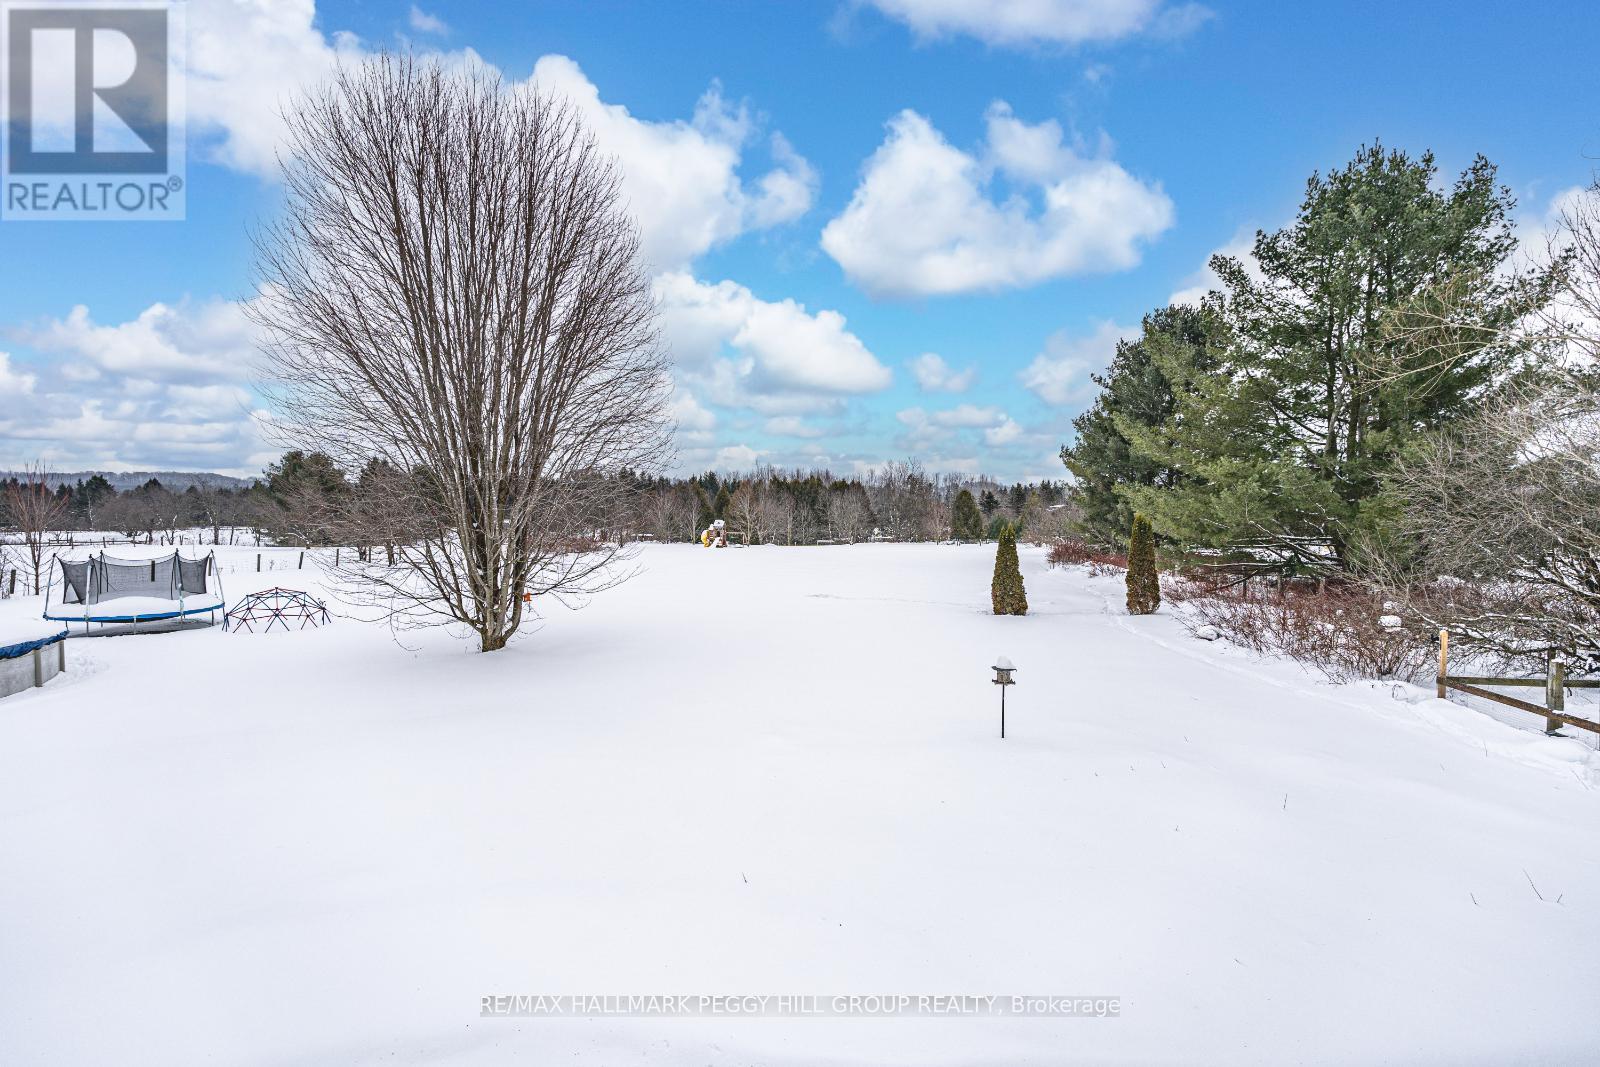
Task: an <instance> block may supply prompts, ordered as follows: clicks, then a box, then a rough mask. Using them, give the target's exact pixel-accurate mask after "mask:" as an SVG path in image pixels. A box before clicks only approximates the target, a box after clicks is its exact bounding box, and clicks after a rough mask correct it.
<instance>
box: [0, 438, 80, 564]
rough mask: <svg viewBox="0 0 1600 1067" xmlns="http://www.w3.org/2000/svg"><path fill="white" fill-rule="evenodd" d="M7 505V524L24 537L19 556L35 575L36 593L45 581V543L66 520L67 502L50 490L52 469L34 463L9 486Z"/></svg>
mask: <svg viewBox="0 0 1600 1067" xmlns="http://www.w3.org/2000/svg"><path fill="white" fill-rule="evenodd" d="M4 504H5V514H6V519H7V521H8V522H9V524H10V525H11V527H12V528H13V529H14V530H16V531H17V533H18V534H19V535H20V537H21V542H22V543H21V545H20V546H19V548H20V551H19V552H18V555H19V556H21V558H22V562H23V565H24V566H26V567H27V568H28V569H29V570H30V571H31V572H32V574H33V591H34V592H35V593H37V592H39V590H40V588H41V587H42V582H43V579H44V547H45V540H46V538H47V537H48V536H49V533H50V531H51V530H54V529H56V528H57V527H58V526H60V524H61V520H62V519H63V518H64V517H65V516H66V512H67V499H66V497H64V496H62V495H60V494H58V493H57V492H56V491H55V490H54V489H52V488H50V470H49V468H47V467H46V466H45V465H44V464H42V463H33V464H30V465H28V466H26V467H24V468H22V470H20V471H18V472H16V474H15V475H14V476H13V478H12V480H9V481H7V482H6V485H5V498H4Z"/></svg>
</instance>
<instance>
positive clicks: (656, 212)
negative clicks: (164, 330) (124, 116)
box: [185, 0, 817, 269]
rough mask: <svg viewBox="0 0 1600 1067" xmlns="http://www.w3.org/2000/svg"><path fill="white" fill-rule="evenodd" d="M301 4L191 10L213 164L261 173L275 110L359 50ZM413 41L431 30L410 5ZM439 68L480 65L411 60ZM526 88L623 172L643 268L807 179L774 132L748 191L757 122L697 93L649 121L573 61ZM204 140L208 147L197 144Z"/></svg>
mask: <svg viewBox="0 0 1600 1067" xmlns="http://www.w3.org/2000/svg"><path fill="white" fill-rule="evenodd" d="M316 18H317V11H316V4H315V2H314V0H207V2H206V3H200V4H194V5H191V11H190V18H189V40H188V45H187V54H186V60H185V65H186V68H187V71H188V93H187V96H188V101H189V105H188V116H189V123H190V127H191V130H192V131H193V132H194V133H196V134H197V135H198V137H197V139H198V140H199V141H201V142H202V143H204V144H206V148H205V149H204V151H206V152H208V154H209V155H210V157H211V158H213V159H214V160H215V161H216V162H218V163H221V164H223V165H225V166H228V167H231V168H233V169H235V170H241V171H245V172H248V173H253V174H258V175H262V176H265V177H275V176H276V175H277V173H278V163H277V158H278V153H279V151H280V149H281V147H282V145H283V142H284V134H285V131H284V124H283V120H282V117H281V112H282V110H283V108H284V107H286V106H288V105H289V104H291V103H292V101H293V100H294V99H295V97H296V96H297V95H298V94H299V93H301V92H304V91H305V90H307V89H310V88H312V87H314V86H315V85H317V84H318V83H320V82H322V81H323V80H324V79H326V78H327V77H328V75H329V74H330V73H331V72H332V71H333V69H334V67H335V66H336V64H338V63H340V62H359V61H360V60H362V59H364V58H366V57H367V56H369V55H370V54H371V53H370V52H369V51H368V49H367V48H366V46H365V45H364V44H363V43H362V41H361V40H360V39H359V38H358V37H356V36H355V35H353V34H350V33H334V34H332V35H331V36H329V35H326V34H324V33H323V31H322V30H321V29H319V28H318V27H317V25H316ZM411 25H412V27H413V28H414V29H417V30H419V31H424V30H426V31H427V32H435V33H437V32H444V30H446V29H447V27H445V26H444V24H443V23H442V22H440V21H439V20H438V19H436V18H434V17H433V16H431V15H428V14H427V13H426V12H423V11H422V10H421V9H420V8H416V7H413V8H412V9H411ZM419 55H421V56H424V57H427V58H432V59H435V60H437V61H439V62H441V63H444V64H445V65H447V66H459V67H481V68H485V69H493V67H492V65H490V64H488V63H486V62H485V61H484V60H483V58H482V57H481V56H479V55H478V54H477V53H476V52H475V51H473V50H472V49H470V48H464V49H461V50H458V51H453V52H439V51H429V50H422V51H420V52H419ZM530 81H531V82H532V83H534V84H536V85H539V86H541V87H544V88H546V89H551V90H555V91H558V92H560V93H562V94H563V95H565V96H566V97H568V98H569V99H570V100H571V101H572V102H573V104H574V105H575V106H576V107H577V109H578V111H579V113H580V114H581V115H582V117H583V119H584V121H585V123H586V124H587V125H588V126H589V128H590V130H591V131H592V132H593V133H594V135H595V138H596V140H597V141H598V142H599V144H600V147H601V148H602V149H603V150H604V151H606V152H608V153H610V154H611V155H613V156H615V157H616V158H617V160H618V161H619V163H620V164H621V166H622V169H623V172H624V173H623V193H624V196H625V197H626V199H627V201H628V202H629V204H630V205H631V208H632V210H633V211H634V213H635V215H636V217H637V219H638V222H639V225H640V229H641V233H642V238H643V251H644V255H645V258H646V260H647V262H649V263H650V264H651V265H652V266H653V267H655V268H656V269H667V268H675V267H680V266H682V265H684V264H686V263H688V262H689V261H691V260H692V259H694V258H695V257H696V256H699V255H701V254H702V253H704V252H706V251H708V250H709V249H711V248H713V247H715V246H716V245H718V244H721V243H724V242H726V241H729V240H732V239H733V238H734V237H737V236H738V235H740V234H742V233H746V232H750V231H752V230H761V229H767V228H770V227H773V226H777V225H781V224H783V223H786V222H790V221H792V220H794V219H796V218H799V217H800V216H801V215H803V214H805V212H806V211H808V210H809V209H810V207H811V204H812V201H813V199H814V197H815V195H816V189H817V173H816V170H815V169H814V168H813V167H812V166H811V164H810V163H808V162H807V161H806V159H805V158H804V157H803V156H801V155H800V153H798V152H797V151H795V149H794V148H793V146H792V145H790V144H789V142H788V141H787V140H785V139H784V138H783V136H782V135H781V134H778V133H773V134H772V135H771V137H770V138H768V150H769V154H770V156H771V160H772V166H771V167H770V169H768V170H767V171H766V172H765V173H763V174H761V175H760V176H759V177H756V178H754V179H753V180H752V181H750V182H749V183H748V184H747V183H746V182H745V181H744V180H743V179H742V178H741V176H740V169H741V164H742V162H743V158H744V155H745V150H746V148H747V147H748V146H749V145H750V143H751V142H752V141H753V140H754V139H755V138H756V135H757V132H758V130H757V123H756V122H755V120H754V119H753V118H752V117H751V115H750V114H749V112H748V110H747V109H746V108H745V107H743V106H734V105H731V104H729V103H728V102H727V101H725V100H724V99H723V98H722V94H721V90H720V89H719V87H717V86H716V85H713V86H712V87H711V88H710V89H708V90H707V91H706V92H705V93H704V94H703V95H702V96H701V98H700V101H699V103H698V104H697V105H696V107H695V110H694V115H693V117H692V118H691V119H690V120H688V121H681V120H680V121H665V122H650V121H646V120H643V119H639V118H636V117H635V116H633V115H632V114H631V113H630V112H629V111H628V109H627V108H625V107H623V106H621V105H618V104H608V103H605V102H604V101H602V99H601V97H600V91H599V88H598V87H597V86H596V85H595V84H594V83H593V82H591V81H590V80H589V79H588V78H587V77H586V76H585V75H584V73H583V71H582V70H581V69H580V68H579V67H578V64H577V63H575V62H574V61H573V60H571V59H569V58H567V57H566V56H561V55H546V56H543V57H541V58H540V59H539V60H538V62H536V63H535V64H534V69H533V74H532V76H531V78H530ZM207 142H211V143H207Z"/></svg>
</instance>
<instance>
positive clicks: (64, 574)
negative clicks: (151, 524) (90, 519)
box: [44, 552, 226, 631]
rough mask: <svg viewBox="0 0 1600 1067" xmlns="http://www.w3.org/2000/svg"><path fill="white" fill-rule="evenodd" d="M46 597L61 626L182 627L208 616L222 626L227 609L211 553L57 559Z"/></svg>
mask: <svg viewBox="0 0 1600 1067" xmlns="http://www.w3.org/2000/svg"><path fill="white" fill-rule="evenodd" d="M54 562H55V573H54V574H53V575H52V577H51V582H50V587H49V589H48V590H46V592H45V605H44V617H45V618H47V619H53V620H55V621H57V622H82V623H83V624H84V629H85V631H87V630H88V628H89V623H92V622H97V623H101V624H102V625H104V624H106V623H131V624H133V626H135V627H138V626H139V625H140V624H142V623H149V622H178V623H182V622H184V621H187V620H191V619H193V617H194V616H198V615H205V616H208V617H209V619H210V621H212V622H215V621H216V613H217V612H219V611H222V610H223V609H224V608H225V606H226V605H225V604H224V602H223V599H222V579H221V577H220V576H219V575H218V573H217V559H216V555H215V554H214V553H208V554H206V555H205V556H202V557H200V558H199V559H184V558H183V557H182V556H181V555H179V554H178V553H177V552H174V553H173V554H172V555H170V556H162V557H160V558H158V559H117V558H115V557H113V556H108V555H106V554H105V553H104V552H102V553H100V554H99V555H97V556H90V557H89V558H88V559H84V560H68V559H62V558H61V557H59V556H57V557H56V558H55V561H54Z"/></svg>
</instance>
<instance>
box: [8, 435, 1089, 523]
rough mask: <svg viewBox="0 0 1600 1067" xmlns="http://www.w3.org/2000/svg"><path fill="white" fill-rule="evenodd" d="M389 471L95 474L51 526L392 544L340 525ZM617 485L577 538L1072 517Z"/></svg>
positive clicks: (927, 482)
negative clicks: (227, 477) (231, 478)
mask: <svg viewBox="0 0 1600 1067" xmlns="http://www.w3.org/2000/svg"><path fill="white" fill-rule="evenodd" d="M385 469H386V468H385V467H384V465H383V464H381V463H379V462H377V461H374V462H373V463H372V464H369V465H368V467H367V468H366V469H364V470H362V471H360V472H355V473H352V472H349V471H345V470H343V469H341V468H340V467H339V466H338V465H337V464H336V463H334V462H333V461H332V460H331V459H329V458H328V457H327V456H325V455H323V454H322V453H319V452H306V451H300V450H295V451H290V452H287V453H285V454H284V456H283V458H282V459H281V460H279V461H278V462H277V463H274V464H272V465H271V466H269V467H268V468H267V469H266V470H265V471H264V472H263V474H262V477H260V478H258V479H256V480H255V481H253V482H251V483H249V484H247V485H244V486H243V487H235V486H228V485H224V484H220V481H219V482H218V483H211V482H208V481H205V480H203V479H202V480H199V481H196V482H195V483H194V484H191V485H190V486H189V487H188V488H186V489H184V490H183V491H181V492H175V491H173V490H171V489H169V488H167V487H166V486H165V485H163V484H162V483H161V481H160V480H159V479H157V478H151V479H150V480H148V481H146V482H145V483H144V484H142V485H139V486H136V487H134V488H132V489H126V490H123V491H118V490H117V489H116V488H115V487H113V486H112V485H111V483H110V482H109V481H107V480H106V479H105V478H104V477H101V476H100V475H92V476H90V477H89V478H86V479H80V480H78V481H76V482H75V483H73V484H70V485H67V484H62V485H59V486H58V487H56V488H54V489H48V488H46V489H44V490H43V494H48V495H49V496H51V497H53V500H52V502H51V504H52V506H50V507H49V508H48V511H49V512H50V513H51V514H50V519H49V521H48V524H47V525H48V527H49V528H50V529H53V530H58V531H68V530H81V531H96V532H102V533H110V534H117V535H120V536H124V537H127V538H129V539H133V540H143V541H147V542H150V543H161V542H170V541H172V540H174V539H175V538H176V536H177V533H178V531H180V530H193V529H202V530H208V531H210V533H211V540H212V541H221V540H222V539H223V537H224V531H232V530H238V529H247V530H250V531H252V533H253V534H254V536H255V537H257V538H263V539H272V540H276V541H278V542H279V543H297V544H307V545H317V544H332V543H336V542H343V543H384V542H388V541H392V540H393V539H394V538H395V536H396V531H389V530H384V529H377V528H367V527H368V526H370V523H365V522H363V523H360V524H358V525H360V526H361V527H362V528H361V529H354V528H349V529H347V528H345V527H347V526H349V525H350V523H349V522H348V516H350V515H352V514H376V515H381V514H382V513H383V509H382V508H381V507H380V508H377V509H376V510H374V508H373V507H372V506H371V505H373V504H381V502H382V501H381V499H379V500H372V499H366V500H364V499H363V498H372V497H378V498H381V497H382V495H383V494H384V493H386V492H388V491H389V490H388V488H387V487H388V486H390V485H393V484H395V480H394V479H393V478H390V477H385V476H384V471H385ZM616 477H617V478H619V479H620V480H621V481H622V482H624V483H625V484H626V485H627V487H628V489H629V491H628V492H626V493H621V494H608V495H606V496H605V497H604V499H606V500H608V501H611V502H612V503H611V505H610V506H609V507H607V508H606V509H605V513H603V514H600V513H597V514H593V515H583V516H574V519H573V529H572V530H571V531H570V533H571V536H573V537H574V538H582V537H600V538H605V539H607V540H619V541H631V540H640V539H647V540H657V541H693V540H695V539H697V538H698V537H699V535H700V531H702V530H704V529H705V528H706V527H707V526H709V525H710V524H711V523H712V522H713V521H715V520H717V519H721V520H723V522H724V523H725V524H726V526H727V528H728V530H729V531H730V537H731V539H732V540H733V541H734V542H736V543H748V544H786V545H808V544H818V543H824V544H825V543H848V542H856V541H867V540H872V539H878V540H889V541H940V540H947V539H950V538H952V537H954V538H956V539H960V540H980V539H985V538H991V537H993V536H994V535H995V534H996V533H997V531H998V527H999V524H1001V523H1010V524H1014V525H1017V526H1018V527H1019V528H1020V530H1021V536H1022V537H1024V538H1026V539H1030V540H1035V541H1049V540H1055V539H1058V538H1059V537H1061V536H1063V535H1064V534H1065V533H1066V532H1067V530H1068V527H1069V520H1070V519H1071V518H1072V517H1073V515H1075V514H1076V511H1075V509H1074V508H1072V507H1071V506H1069V505H1068V504H1067V503H1066V501H1067V486H1066V484H1065V483H1064V482H1051V481H1044V482H1038V483H1020V482H1014V483H1005V482H1001V481H999V480H997V479H994V478H989V477H984V476H976V477H963V476H958V475H951V474H943V475H933V474H929V473H927V472H925V471H924V470H923V469H922V467H921V466H920V465H919V464H918V463H917V462H916V461H914V460H908V461H903V462H896V463H888V464H885V465H884V466H882V467H881V468H877V469H875V470H874V471H872V472H870V473H868V474H864V475H851V476H848V477H843V476H839V475H835V474H834V473H832V472H831V471H828V470H810V471H800V470H794V471H782V470H776V469H771V468H763V469H758V470H755V471H751V472H746V473H738V474H729V473H716V472H712V471H707V472H705V473H703V474H698V475H694V476H692V477H685V478H674V477H660V476H641V475H636V474H633V473H631V472H623V473H622V474H620V475H617V476H616ZM412 484H414V482H413V483H412ZM30 488H31V490H32V491H31V492H29V491H27V490H29V489H30ZM39 495H42V494H41V492H40V490H39V488H38V483H37V482H35V483H34V484H33V485H32V486H29V485H27V484H25V483H23V482H19V480H18V478H17V477H16V476H12V477H10V478H9V479H7V480H5V481H0V524H3V525H4V526H5V527H6V528H8V529H20V528H22V527H23V526H24V525H29V524H34V523H37V518H36V517H33V516H30V517H29V518H28V520H27V521H26V522H24V521H19V516H14V515H12V514H9V513H8V512H9V510H10V509H9V508H8V507H7V506H6V504H5V502H6V501H15V500H24V499H29V498H33V499H37V497H38V496H39ZM963 498H965V499H963ZM34 510H37V509H34Z"/></svg>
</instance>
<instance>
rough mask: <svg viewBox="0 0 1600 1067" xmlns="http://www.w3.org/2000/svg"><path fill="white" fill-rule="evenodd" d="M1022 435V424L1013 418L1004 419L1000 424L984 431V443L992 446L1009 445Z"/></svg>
mask: <svg viewBox="0 0 1600 1067" xmlns="http://www.w3.org/2000/svg"><path fill="white" fill-rule="evenodd" d="M1021 436H1022V426H1021V425H1020V424H1019V423H1017V422H1015V421H1013V420H1012V419H1009V418H1008V419H1004V420H1002V421H1001V422H1000V424H999V425H998V426H991V427H990V428H989V429H987V430H985V431H983V443H984V444H986V445H988V446H989V447H991V448H999V447H1002V446H1004V445H1009V444H1011V443H1012V442H1013V441H1015V440H1016V439H1017V438H1019V437H1021Z"/></svg>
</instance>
